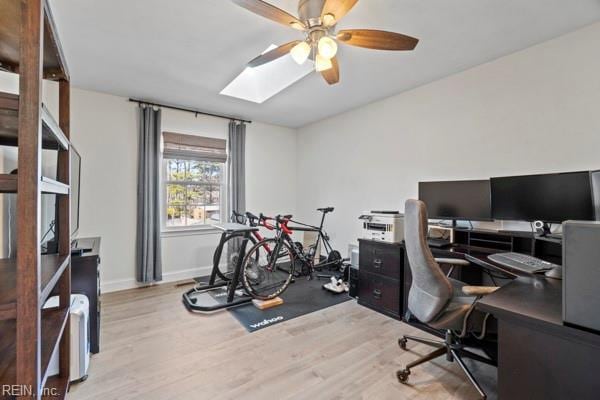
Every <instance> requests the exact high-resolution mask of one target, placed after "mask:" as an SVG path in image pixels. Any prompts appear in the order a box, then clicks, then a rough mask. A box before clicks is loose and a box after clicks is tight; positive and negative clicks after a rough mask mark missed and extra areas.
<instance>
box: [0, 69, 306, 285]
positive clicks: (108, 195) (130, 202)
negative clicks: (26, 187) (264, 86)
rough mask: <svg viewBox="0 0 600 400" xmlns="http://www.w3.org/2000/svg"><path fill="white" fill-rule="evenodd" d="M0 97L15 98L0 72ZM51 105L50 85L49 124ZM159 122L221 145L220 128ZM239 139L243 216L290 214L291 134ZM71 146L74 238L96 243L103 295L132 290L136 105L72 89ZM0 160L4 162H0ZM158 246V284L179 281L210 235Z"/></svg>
mask: <svg viewBox="0 0 600 400" xmlns="http://www.w3.org/2000/svg"><path fill="white" fill-rule="evenodd" d="M0 90H3V91H8V92H12V93H16V92H18V81H17V79H16V76H15V75H12V74H7V73H2V72H0ZM57 98H58V97H57V88H56V85H54V84H53V83H47V84H46V85H45V87H44V102H45V103H46V104H47V105H48V107H49V109H50V110H51V111H52V112H53V113H54V115H55V116H56V115H57ZM162 121H163V122H162V128H163V130H168V131H173V132H180V133H190V134H199V135H205V136H212V137H221V138H226V137H227V131H228V128H227V124H228V121H226V120H220V119H216V118H212V117H203V116H198V118H195V117H194V115H193V114H189V113H184V112H179V111H173V110H163V116H162ZM246 136H247V144H246V152H247V155H246V160H247V161H246V188H247V189H246V190H247V193H246V196H247V200H246V202H247V207H248V209H249V210H253V211H256V212H261V211H262V212H265V213H278V212H282V213H283V212H294V211H295V206H296V149H295V146H296V140H295V130H292V129H288V128H283V127H278V126H273V125H268V124H263V123H259V122H254V123H252V124H250V125H248V127H247V134H246ZM71 139H72V142H73V144H74V145H75V147H76V148H77V150H78V151H79V153H80V154H81V157H82V170H81V203H80V204H81V206H80V230H79V234H78V236H79V237H88V236H101V237H102V248H101V257H102V265H101V274H102V275H101V278H102V289H103V291H105V292H106V291H112V290H119V289H125V288H130V287H135V286H136V283H135V248H134V247H135V234H136V192H137V183H136V181H137V177H136V168H137V105H136V104H134V103H130V102H128V101H127V99H126V98H123V97H117V96H112V95H107V94H101V93H97V92H92V91H86V90H80V89H77V88H73V89H72V93H71ZM282 149H285V151H282ZM0 160H2V161H4V158H3V157H1V154H0ZM273 182H276V183H277V185H278V189H277V193H274V186H273ZM162 243H163V277H164V280H166V281H168V280H178V279H186V278H191V277H194V276H198V275H200V274H203V273H206V272H207V271H208V270H209V268H210V260H211V258H212V254H213V251H214V248H215V246H216V244H217V243H218V235H217V234H215V233H211V234H206V233H205V234H195V235H194V234H189V233H188V234H183V235H164V236H163V240H162Z"/></svg>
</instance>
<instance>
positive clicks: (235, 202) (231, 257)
mask: <svg viewBox="0 0 600 400" xmlns="http://www.w3.org/2000/svg"><path fill="white" fill-rule="evenodd" d="M227 147H228V157H227V188H228V190H229V192H228V198H227V209H228V210H229V213H231V211H233V210H235V211H237V212H240V213H245V212H246V124H244V123H243V122H239V123H238V122H236V121H231V122H230V123H229V140H228V141H227ZM227 243H228V245H227V266H228V268H229V270H231V269H233V267H235V265H234V264H235V262H236V261H237V253H238V251H239V246H240V243H241V240H239V239H236V240H229V241H228V242H227Z"/></svg>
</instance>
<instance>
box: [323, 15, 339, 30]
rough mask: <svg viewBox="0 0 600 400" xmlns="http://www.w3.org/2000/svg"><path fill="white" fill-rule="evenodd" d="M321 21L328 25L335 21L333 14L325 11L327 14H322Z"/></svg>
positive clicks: (333, 23) (332, 24)
mask: <svg viewBox="0 0 600 400" xmlns="http://www.w3.org/2000/svg"><path fill="white" fill-rule="evenodd" d="M322 22H323V25H325V26H328V27H329V26H334V25H335V24H336V23H337V21H336V19H335V15H333V14H331V13H327V14H325V15H323V18H322Z"/></svg>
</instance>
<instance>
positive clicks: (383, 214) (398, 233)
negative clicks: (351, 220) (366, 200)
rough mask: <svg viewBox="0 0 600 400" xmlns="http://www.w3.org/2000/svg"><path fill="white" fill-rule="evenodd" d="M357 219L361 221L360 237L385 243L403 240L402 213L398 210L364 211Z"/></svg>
mask: <svg viewBox="0 0 600 400" xmlns="http://www.w3.org/2000/svg"><path fill="white" fill-rule="evenodd" d="M358 219H359V220H360V221H361V222H362V229H361V238H362V239H368V240H378V241H381V242H387V243H400V242H402V241H403V240H404V214H400V213H399V212H398V211H365V212H364V213H363V214H362V215H361V216H360V217H359V218H358Z"/></svg>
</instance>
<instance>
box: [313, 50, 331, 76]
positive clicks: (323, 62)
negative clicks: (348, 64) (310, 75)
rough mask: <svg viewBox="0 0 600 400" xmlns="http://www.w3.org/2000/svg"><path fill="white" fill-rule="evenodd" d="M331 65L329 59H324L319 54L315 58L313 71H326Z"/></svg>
mask: <svg viewBox="0 0 600 400" xmlns="http://www.w3.org/2000/svg"><path fill="white" fill-rule="evenodd" d="M332 67H333V64H332V63H331V59H330V58H325V57H323V56H322V55H321V54H317V55H316V57H315V70H316V71H317V72H323V71H327V70H328V69H331V68H332Z"/></svg>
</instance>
